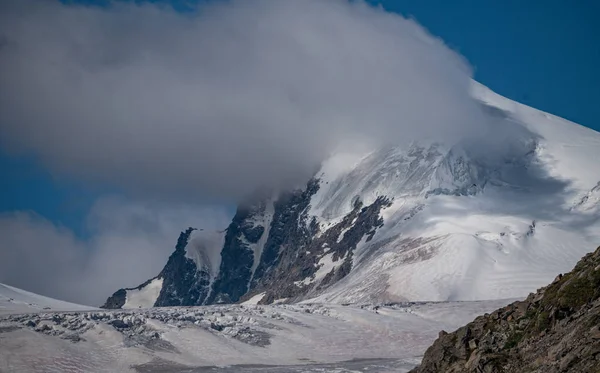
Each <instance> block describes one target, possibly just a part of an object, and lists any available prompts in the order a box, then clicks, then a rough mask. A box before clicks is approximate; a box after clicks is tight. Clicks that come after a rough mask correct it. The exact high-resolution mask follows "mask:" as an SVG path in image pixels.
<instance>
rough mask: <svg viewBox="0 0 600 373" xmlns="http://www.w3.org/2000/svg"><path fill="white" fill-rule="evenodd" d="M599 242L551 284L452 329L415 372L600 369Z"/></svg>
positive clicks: (493, 372)
mask: <svg viewBox="0 0 600 373" xmlns="http://www.w3.org/2000/svg"><path fill="white" fill-rule="evenodd" d="M599 320H600V248H598V249H597V250H596V251H595V252H594V253H593V254H588V255H587V256H585V257H584V258H583V259H582V260H581V261H580V262H579V263H578V264H577V265H576V266H575V269H573V271H572V272H570V273H568V274H566V275H564V276H563V275H559V276H558V277H557V278H556V279H555V280H554V282H552V284H550V285H549V286H547V287H545V288H542V289H540V290H538V291H537V293H535V294H531V295H529V297H527V299H526V300H524V301H522V302H515V303H513V304H510V305H508V306H506V307H504V308H501V309H499V310H496V311H494V312H492V313H491V314H485V315H484V316H480V317H478V318H476V319H475V320H474V321H473V322H471V323H469V324H467V325H466V326H464V327H462V328H460V329H458V330H457V331H455V332H453V333H450V334H448V333H446V332H441V333H440V337H439V338H438V339H437V340H436V341H435V343H434V344H433V346H431V347H430V348H429V349H428V350H427V352H426V353H425V357H424V358H423V362H422V364H421V366H420V367H418V368H415V369H414V370H412V371H411V372H413V373H444V372H454V373H459V372H465V373H466V372H486V373H512V372H514V373H521V372H539V373H542V372H543V373H555V372H556V373H559V372H573V373H575V372H598V371H600V359H599V357H600V328H599V323H598V321H599Z"/></svg>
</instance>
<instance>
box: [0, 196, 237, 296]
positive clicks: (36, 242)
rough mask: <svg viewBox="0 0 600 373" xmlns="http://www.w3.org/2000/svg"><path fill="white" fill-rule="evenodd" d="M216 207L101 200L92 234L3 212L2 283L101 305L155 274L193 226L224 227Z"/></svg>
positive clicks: (0, 231) (221, 212)
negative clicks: (83, 237)
mask: <svg viewBox="0 0 600 373" xmlns="http://www.w3.org/2000/svg"><path fill="white" fill-rule="evenodd" d="M229 218H230V216H229V213H228V211H227V210H225V209H223V208H219V207H204V208H193V207H189V206H165V205H161V204H149V203H147V202H131V201H125V200H123V199H120V198H112V197H111V198H108V197H107V198H102V199H100V200H99V201H98V202H97V203H96V204H95V205H94V207H93V208H92V210H91V212H90V214H89V216H88V222H87V223H88V226H89V228H90V231H91V238H90V239H89V240H81V239H79V238H77V237H76V236H75V235H74V234H73V233H72V232H71V231H70V230H69V229H68V228H65V227H60V226H56V225H54V224H53V223H52V222H50V221H48V220H46V219H44V218H43V217H41V216H39V215H36V214H34V213H31V212H16V213H9V214H1V215H0V237H1V241H0V242H1V247H0V282H2V283H7V284H10V285H14V286H18V287H21V288H24V289H26V290H29V291H33V292H36V293H39V294H43V295H46V296H50V297H55V298H58V299H63V300H68V301H71V302H77V303H83V304H88V305H94V306H99V305H101V304H102V303H104V301H105V300H106V298H107V297H108V296H109V295H111V294H112V293H113V292H114V291H116V290H117V289H119V288H122V287H134V286H137V285H139V284H140V283H141V282H143V281H145V280H147V279H149V278H151V277H154V276H156V275H157V274H158V273H159V272H160V270H161V269H162V268H163V266H164V265H165V263H166V262H167V258H168V257H169V255H170V254H171V253H172V252H173V250H174V249H175V244H176V243H177V237H178V235H179V232H180V231H181V230H183V229H185V228H187V227H189V226H194V227H197V228H203V229H205V230H207V231H211V230H221V229H223V228H224V227H226V226H227V224H228V220H229Z"/></svg>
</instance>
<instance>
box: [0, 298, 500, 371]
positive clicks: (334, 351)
mask: <svg viewBox="0 0 600 373" xmlns="http://www.w3.org/2000/svg"><path fill="white" fill-rule="evenodd" d="M2 291H3V294H4V292H5V291H6V290H5V289H4V288H3V290H2ZM508 302H509V301H508V300H505V301H487V302H450V303H423V304H417V303H406V304H396V305H389V306H382V307H380V308H378V309H375V307H373V306H372V305H352V306H342V305H322V304H302V305H269V306H259V305H225V306H204V307H168V308H150V309H137V310H114V311H107V310H88V311H78V312H74V311H66V312H47V311H45V310H42V311H43V312H36V313H26V314H4V315H2V316H0V371H8V372H328V371H331V372H390V371H394V372H406V371H408V370H409V369H411V368H412V367H414V366H415V365H416V364H418V363H419V361H420V358H421V356H422V354H423V353H424V351H425V349H426V348H427V347H428V346H429V345H430V344H431V343H432V342H433V340H434V339H435V338H436V337H437V335H438V333H439V332H440V330H447V331H450V330H454V329H456V328H457V327H458V326H460V325H462V324H464V323H466V322H468V321H470V320H471V319H473V318H474V317H475V316H477V315H480V314H482V313H484V312H489V311H492V310H494V309H496V308H498V307H500V306H503V305H505V304H507V303H508ZM59 303H61V302H58V303H55V304H59ZM61 304H62V303H61Z"/></svg>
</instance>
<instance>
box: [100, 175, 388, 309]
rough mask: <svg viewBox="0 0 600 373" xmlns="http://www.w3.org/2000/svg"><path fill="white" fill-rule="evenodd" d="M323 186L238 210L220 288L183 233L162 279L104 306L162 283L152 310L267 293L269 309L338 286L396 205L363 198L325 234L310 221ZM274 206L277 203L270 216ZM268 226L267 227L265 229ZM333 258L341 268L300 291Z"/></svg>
mask: <svg viewBox="0 0 600 373" xmlns="http://www.w3.org/2000/svg"><path fill="white" fill-rule="evenodd" d="M319 186H320V181H319V180H318V179H311V180H310V181H309V182H308V183H307V185H306V188H304V189H299V190H294V191H289V192H284V193H282V194H280V195H279V196H278V197H277V198H276V199H275V200H273V198H272V196H266V195H265V194H264V193H263V194H262V195H261V194H258V195H255V196H254V198H253V199H252V200H250V201H249V202H246V203H244V204H242V205H240V206H239V207H238V209H237V211H236V214H235V216H234V218H233V219H232V221H231V223H230V225H229V227H228V228H227V230H226V232H225V237H224V244H223V247H222V248H221V263H220V267H219V271H218V273H217V275H216V276H215V278H214V281H212V282H211V275H210V270H209V269H208V268H207V267H204V266H203V267H202V268H197V266H196V263H195V262H194V260H192V259H190V258H188V257H186V247H187V245H188V241H189V240H190V236H191V234H192V232H193V231H194V228H189V229H187V230H186V231H185V232H182V233H181V235H180V237H179V240H178V242H177V246H176V247H175V251H174V252H173V254H171V256H170V257H169V259H168V261H167V264H166V265H165V267H164V269H163V270H162V271H161V272H160V274H159V275H158V276H156V277H154V278H152V279H150V280H148V281H146V282H145V283H143V284H142V285H140V286H138V287H136V288H128V289H119V290H118V291H117V292H115V293H114V294H113V295H112V296H111V297H110V298H108V300H107V301H106V303H105V304H104V306H103V307H104V308H121V307H123V305H124V304H125V300H126V296H127V294H126V292H127V291H128V290H139V289H142V288H143V287H144V286H146V285H147V284H149V283H150V281H152V280H154V279H156V278H162V279H163V286H162V289H161V291H160V295H159V296H158V299H157V300H156V303H155V304H154V306H194V305H208V304H219V303H236V302H239V301H243V300H245V299H248V298H250V297H251V296H253V295H255V294H257V293H261V292H264V293H265V296H264V297H263V299H262V301H261V303H263V304H265V303H271V302H273V301H274V300H276V299H281V298H286V299H288V300H289V301H293V300H297V299H300V298H301V297H303V296H305V295H307V294H312V293H317V292H319V291H320V290H323V289H325V288H327V287H328V286H331V285H333V284H334V283H336V282H337V281H339V280H340V279H342V278H343V277H345V276H346V275H347V274H348V273H349V272H350V270H351V267H352V256H353V251H354V249H355V248H356V246H357V245H358V243H359V242H360V241H361V240H362V239H363V237H366V240H370V239H371V238H372V237H373V235H374V234H375V231H376V230H377V229H378V228H380V227H381V226H383V219H382V218H381V217H380V211H381V209H382V208H384V207H386V206H389V205H390V203H391V201H390V200H389V199H387V198H385V197H379V198H378V199H377V200H375V201H374V202H373V203H372V204H370V205H368V206H364V205H363V203H362V202H361V201H360V200H359V199H358V198H357V199H356V200H355V201H354V204H353V209H352V211H351V212H350V213H349V214H348V215H347V216H345V217H344V218H343V219H342V220H341V221H340V222H339V223H337V224H335V225H333V226H328V227H320V226H319V224H318V223H317V221H316V220H315V219H314V218H312V219H309V217H308V207H309V204H310V201H311V198H312V196H313V195H314V194H315V193H316V192H317V191H318V190H319ZM268 204H272V206H270V207H272V211H271V210H269V209H268ZM267 210H269V211H267ZM271 215H272V216H271ZM265 223H268V224H269V225H268V226H264V225H265ZM342 234H343V236H342ZM263 236H265V237H263ZM259 241H261V242H264V246H263V247H262V250H261V253H260V257H259V261H258V263H254V260H255V252H254V249H253V248H252V247H251V246H252V245H255V244H258V243H259ZM327 254H329V255H331V256H332V260H333V261H334V262H336V263H337V262H338V261H341V262H340V263H339V264H337V265H336V267H335V268H334V269H332V270H331V271H330V272H329V273H328V274H327V275H326V276H325V277H324V278H322V279H320V280H319V281H315V282H314V283H310V284H303V283H300V284H299V282H301V281H302V280H305V279H307V278H314V276H315V273H316V272H317V270H318V269H319V266H318V263H319V260H320V259H321V258H322V257H323V256H324V255H327ZM254 268H255V270H254V271H253V269H254Z"/></svg>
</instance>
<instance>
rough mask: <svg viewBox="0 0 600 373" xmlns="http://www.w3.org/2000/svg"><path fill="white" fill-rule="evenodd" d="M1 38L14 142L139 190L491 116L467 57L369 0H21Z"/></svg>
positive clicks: (199, 182) (275, 180)
mask: <svg viewBox="0 0 600 373" xmlns="http://www.w3.org/2000/svg"><path fill="white" fill-rule="evenodd" d="M0 40H1V42H0V45H1V47H0V112H1V113H2V116H1V117H0V134H1V136H0V139H1V140H0V141H1V144H2V145H3V146H5V147H8V148H10V149H12V150H15V151H21V152H31V153H34V154H36V155H37V156H39V158H40V159H41V160H42V161H43V162H44V163H45V164H46V165H48V166H49V167H51V168H52V169H53V170H58V171H61V172H64V173H68V174H70V175H72V176H75V177H79V178H83V179H87V180H92V181H100V182H103V183H109V184H116V186H118V187H125V188H128V190H129V191H133V192H135V193H136V194H140V193H146V194H149V195H154V196H161V197H164V196H169V197H170V198H181V196H184V197H183V198H182V199H184V200H185V199H190V198H192V197H193V196H197V195H203V196H212V197H215V196H216V197H224V198H228V199H229V198H239V197H240V196H242V195H245V194H246V193H248V192H249V191H252V190H254V189H255V188H256V187H258V186H260V185H262V184H271V185H290V184H294V183H303V182H305V181H306V179H307V178H308V177H309V176H310V175H311V174H312V172H313V171H314V168H315V166H316V165H317V164H318V163H319V162H320V161H322V160H323V158H324V157H325V156H326V155H327V154H328V153H329V152H330V151H331V150H332V149H333V148H335V147H336V146H338V145H339V144H340V143H342V142H346V141H348V140H349V139H352V140H354V141H358V142H360V143H365V142H366V143H369V144H377V143H380V142H383V141H392V142H396V143H399V142H402V141H408V140H413V139H417V138H421V137H442V138H448V137H453V136H454V137H455V136H462V135H464V134H465V133H473V132H475V131H477V130H478V129H480V127H481V125H480V123H479V122H480V121H481V118H480V116H479V110H478V108H477V107H476V105H475V104H474V103H473V102H472V100H471V98H470V97H469V94H468V87H469V78H470V69H469V66H468V64H467V63H466V62H465V61H464V60H463V59H462V57H460V56H459V55H458V54H456V53H455V52H453V51H451V50H450V49H449V48H447V47H446V46H445V45H444V44H443V42H442V41H440V40H439V39H436V38H434V37H432V36H431V35H429V34H428V33H427V31H425V30H424V29H423V28H422V27H421V26H419V25H418V24H417V23H416V22H414V21H412V20H407V19H405V18H403V17H401V16H399V15H396V14H391V13H387V12H385V11H384V10H382V9H380V8H374V7H370V6H367V5H366V4H365V3H363V2H361V1H351V2H348V1H345V0H286V1H279V0H233V1H219V2H211V3H210V4H208V5H205V6H203V7H201V8H200V11H199V12H198V13H197V14H196V13H194V14H177V13H175V12H173V11H170V10H169V9H166V8H157V7H155V6H151V5H143V6H141V5H132V4H129V5H123V4H121V5H117V4H114V5H113V6H111V7H108V8H100V7H84V6H67V5H64V4H61V3H60V2H58V1H56V2H49V1H33V0H8V1H3V2H2V5H0Z"/></svg>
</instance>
